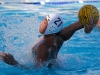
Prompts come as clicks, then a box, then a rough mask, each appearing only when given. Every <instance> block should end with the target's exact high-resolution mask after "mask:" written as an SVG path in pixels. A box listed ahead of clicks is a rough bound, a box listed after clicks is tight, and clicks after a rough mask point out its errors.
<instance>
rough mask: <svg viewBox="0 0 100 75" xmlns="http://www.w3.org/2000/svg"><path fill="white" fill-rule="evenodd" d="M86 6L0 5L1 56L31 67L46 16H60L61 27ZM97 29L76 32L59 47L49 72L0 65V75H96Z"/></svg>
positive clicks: (99, 32)
mask: <svg viewBox="0 0 100 75" xmlns="http://www.w3.org/2000/svg"><path fill="white" fill-rule="evenodd" d="M85 4H92V5H95V6H96V7H97V8H98V9H99V11H100V3H99V2H98V3H93V2H92V3H91V2H88V3H83V4H79V3H71V4H64V5H52V4H51V5H33V4H1V5H0V52H6V53H11V54H12V55H13V56H14V58H15V59H16V60H17V61H18V62H19V63H21V64H23V65H25V66H28V67H31V66H33V65H34V61H33V59H34V58H32V54H31V48H32V46H33V45H34V43H35V42H36V40H37V39H38V38H39V37H40V36H41V34H40V33H39V31H38V29H39V25H40V23H41V21H42V20H43V19H44V17H45V15H47V14H49V13H59V14H60V15H61V16H62V17H63V20H64V27H66V26H68V25H69V24H71V23H74V22H76V21H77V20H78V16H77V14H78V11H79V9H80V8H81V7H82V6H83V5H85ZM99 37H100V28H99V27H95V28H94V30H93V31H92V32H91V33H90V34H85V33H84V29H81V30H78V31H76V32H75V34H74V35H73V36H72V38H71V39H70V40H68V41H66V42H64V44H63V46H62V47H61V49H60V51H59V54H58V57H57V60H56V61H57V63H56V64H55V66H53V67H52V68H51V69H48V68H46V67H43V68H38V69H35V68H34V69H28V70H27V69H22V68H17V67H13V66H10V65H7V64H5V63H4V62H3V61H0V75H14V74H15V75H99V73H100V63H99V62H100V43H99V41H100V38H99Z"/></svg>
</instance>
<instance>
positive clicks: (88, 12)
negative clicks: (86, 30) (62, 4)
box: [78, 5, 99, 26]
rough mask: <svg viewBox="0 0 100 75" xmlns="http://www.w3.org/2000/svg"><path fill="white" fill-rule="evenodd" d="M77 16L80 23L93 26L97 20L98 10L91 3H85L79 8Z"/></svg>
mask: <svg viewBox="0 0 100 75" xmlns="http://www.w3.org/2000/svg"><path fill="white" fill-rule="evenodd" d="M78 18H79V21H80V22H81V24H82V25H86V24H88V25H89V24H91V25H93V26H95V25H96V24H97V22H98V20H99V11H98V9H97V8H96V7H95V6H93V5H85V6H83V7H82V8H81V9H80V10H79V13H78Z"/></svg>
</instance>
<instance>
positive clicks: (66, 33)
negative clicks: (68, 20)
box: [59, 21, 84, 41]
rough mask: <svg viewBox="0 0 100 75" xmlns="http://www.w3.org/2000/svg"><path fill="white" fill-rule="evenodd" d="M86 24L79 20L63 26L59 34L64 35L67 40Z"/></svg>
mask: <svg viewBox="0 0 100 75" xmlns="http://www.w3.org/2000/svg"><path fill="white" fill-rule="evenodd" d="M83 27H84V26H83V25H82V24H81V23H80V22H79V21H77V22H75V23H73V24H71V25H69V26H67V27H65V28H63V29H62V30H61V31H60V33H59V36H60V37H62V38H63V39H64V40H65V41H66V40H69V39H70V38H71V37H72V35H73V34H74V33H75V31H77V30H79V29H82V28H83Z"/></svg>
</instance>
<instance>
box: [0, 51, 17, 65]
mask: <svg viewBox="0 0 100 75" xmlns="http://www.w3.org/2000/svg"><path fill="white" fill-rule="evenodd" d="M0 59H1V60H3V61H4V62H5V63H7V64H9V65H17V64H18V62H17V61H16V60H15V59H14V57H13V56H12V55H11V54H9V53H8V54H7V53H4V52H1V53H0Z"/></svg>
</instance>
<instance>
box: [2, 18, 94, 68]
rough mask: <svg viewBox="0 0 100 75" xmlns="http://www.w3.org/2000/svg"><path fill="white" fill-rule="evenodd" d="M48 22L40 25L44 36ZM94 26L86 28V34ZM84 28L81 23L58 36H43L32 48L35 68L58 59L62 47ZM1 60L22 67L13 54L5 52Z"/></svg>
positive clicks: (75, 24)
mask: <svg viewBox="0 0 100 75" xmlns="http://www.w3.org/2000/svg"><path fill="white" fill-rule="evenodd" d="M47 24H48V23H47V20H46V18H45V19H44V20H43V21H42V22H41V25H40V29H39V31H40V33H41V34H43V33H44V32H45V29H46V27H47ZM91 26H92V25H88V26H86V27H85V33H90V32H91V31H92V29H93V27H91ZM82 28H84V25H81V23H80V22H79V21H77V22H75V23H73V24H71V25H69V26H67V27H65V28H63V29H62V30H61V31H60V32H59V33H57V34H50V35H43V36H42V37H40V38H39V39H38V40H37V42H36V43H35V45H34V46H33V47H32V53H33V56H35V58H36V63H35V66H36V67H38V66H40V63H42V64H43V63H44V62H46V61H49V60H51V59H56V57H57V55H58V52H59V50H60V47H61V46H62V44H63V43H64V41H67V40H69V39H70V38H71V37H72V35H73V34H74V33H75V31H77V30H79V29H82ZM0 58H1V60H3V61H4V62H5V63H7V64H9V65H20V64H19V63H18V62H17V61H16V60H15V59H14V58H13V56H12V55H11V54H7V53H4V52H1V53H0Z"/></svg>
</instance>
